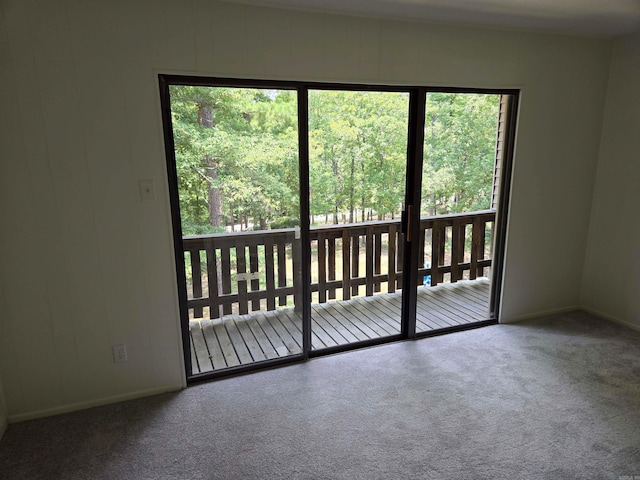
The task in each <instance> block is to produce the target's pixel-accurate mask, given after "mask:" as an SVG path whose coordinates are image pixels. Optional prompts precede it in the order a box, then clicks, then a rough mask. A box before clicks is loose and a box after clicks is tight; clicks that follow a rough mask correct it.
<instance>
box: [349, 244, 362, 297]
mask: <svg viewBox="0 0 640 480" xmlns="http://www.w3.org/2000/svg"><path fill="white" fill-rule="evenodd" d="M359 276H360V235H357V234H356V235H354V236H352V237H351V277H352V278H358V277H359ZM351 295H352V296H354V297H357V296H358V286H357V285H352V286H351Z"/></svg>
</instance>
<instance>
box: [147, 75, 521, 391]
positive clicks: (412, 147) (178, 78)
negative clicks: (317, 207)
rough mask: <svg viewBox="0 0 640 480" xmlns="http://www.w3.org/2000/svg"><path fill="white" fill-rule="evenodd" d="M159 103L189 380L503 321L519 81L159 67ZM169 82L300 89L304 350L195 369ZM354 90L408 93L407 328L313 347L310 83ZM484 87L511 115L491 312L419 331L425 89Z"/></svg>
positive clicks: (404, 226) (320, 87) (404, 322)
mask: <svg viewBox="0 0 640 480" xmlns="http://www.w3.org/2000/svg"><path fill="white" fill-rule="evenodd" d="M158 81H159V89H160V104H161V110H162V120H163V132H164V143H165V156H166V163H167V177H168V185H169V197H170V203H171V220H172V231H173V238H174V259H175V265H176V272H177V290H178V302H179V309H180V322H181V331H182V345H183V351H184V362H185V368H186V372H187V382H188V383H192V382H196V381H201V380H210V379H214V378H220V377H228V376H231V375H236V374H239V373H247V372H250V371H254V370H262V369H265V368H270V367H274V366H279V365H284V364H289V363H293V362H299V361H304V360H307V359H309V358H312V357H318V356H322V355H328V354H332V353H336V352H340V351H346V350H353V349H356V348H362V347H364V346H371V345H379V344H384V343H389V342H394V341H398V340H405V339H411V338H422V337H427V336H433V335H440V334H443V333H448V332H451V331H458V330H465V329H469V328H477V327H480V326H484V325H487V324H495V323H497V322H498V316H499V302H500V294H501V284H502V275H503V272H504V251H505V242H506V226H507V218H508V212H507V209H508V204H509V196H510V183H511V182H510V179H511V172H512V162H513V155H514V150H515V134H516V123H517V110H518V101H519V95H520V90H518V89H479V88H453V87H452V88H445V87H425V86H390V85H371V84H367V85H363V84H342V83H320V82H296V81H272V80H252V79H241V78H219V77H202V76H187V75H170V74H166V75H165V74H159V75H158ZM171 85H191V86H210V87H239V88H241V87H245V88H273V89H279V90H291V91H295V92H296V93H297V103H298V152H299V158H298V170H299V176H300V233H301V241H302V266H301V270H302V279H303V284H302V295H303V303H302V318H303V321H302V325H303V333H302V343H303V348H302V353H300V354H294V355H290V356H287V357H282V358H278V359H272V360H266V361H261V362H255V363H251V364H246V365H240V366H236V367H229V368H225V369H223V370H219V371H215V370H214V371H212V372H208V373H205V374H197V375H193V374H192V373H191V371H192V365H191V355H190V349H191V346H190V342H189V314H188V308H187V286H186V276H185V274H184V272H185V263H184V254H183V244H182V222H181V216H180V202H179V191H178V180H177V179H178V177H177V169H176V161H175V148H174V147H175V145H174V140H173V127H172V123H171V102H170V95H169V87H170V86H171ZM316 89H317V90H343V91H344V90H350V91H375V92H400V93H408V94H409V113H408V132H407V161H406V174H405V176H406V179H405V211H404V212H403V219H402V229H403V233H404V234H405V235H404V251H405V252H409V253H410V254H409V255H404V258H403V280H402V311H401V331H400V333H399V334H397V335H390V336H386V337H381V338H377V339H372V340H367V341H363V342H355V343H349V344H346V345H340V346H337V347H331V348H325V349H321V350H312V348H311V243H310V233H309V232H310V230H309V227H310V223H309V222H310V215H309V212H310V207H309V130H308V127H309V123H308V120H309V112H308V92H309V90H316ZM430 92H442V93H486V94H496V95H508V96H509V101H508V107H507V121H506V129H505V134H506V135H505V147H504V148H505V151H504V156H503V169H502V172H501V174H502V178H501V182H500V194H499V204H498V207H497V213H496V221H495V223H494V238H495V243H494V248H495V250H494V255H493V262H492V269H493V274H492V280H491V291H490V309H489V319H487V320H486V321H479V322H475V323H471V324H466V325H460V326H459V327H450V328H444V329H439V330H435V331H430V332H421V333H416V305H417V290H416V287H417V277H418V257H419V252H418V249H419V242H417V241H413V239H414V238H418V237H419V224H420V208H419V206H420V201H421V191H422V162H423V156H424V121H425V110H426V98H427V93H430Z"/></svg>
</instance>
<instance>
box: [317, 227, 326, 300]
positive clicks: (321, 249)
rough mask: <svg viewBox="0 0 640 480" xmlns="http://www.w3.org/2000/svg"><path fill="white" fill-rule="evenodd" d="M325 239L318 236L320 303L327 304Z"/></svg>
mask: <svg viewBox="0 0 640 480" xmlns="http://www.w3.org/2000/svg"><path fill="white" fill-rule="evenodd" d="M325 250H326V248H325V237H324V235H322V234H319V235H318V302H319V303H327V263H326V262H327V254H326V251H325Z"/></svg>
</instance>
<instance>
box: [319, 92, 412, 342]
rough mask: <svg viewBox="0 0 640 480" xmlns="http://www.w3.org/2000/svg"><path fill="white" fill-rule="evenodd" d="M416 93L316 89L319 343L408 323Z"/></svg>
mask: <svg viewBox="0 0 640 480" xmlns="http://www.w3.org/2000/svg"><path fill="white" fill-rule="evenodd" d="M408 109H409V94H408V93H397V92H381V91H345V90H310V91H309V172H310V174H309V187H310V188H309V205H310V214H311V216H310V219H309V220H310V225H311V227H310V242H311V292H312V293H311V298H312V308H311V320H312V322H311V333H312V339H311V343H312V349H313V350H319V349H326V348H335V347H340V346H341V345H345V344H351V343H357V342H363V341H365V342H366V341H371V340H375V339H378V338H381V337H388V336H392V335H399V334H400V331H401V325H400V317H401V288H402V255H403V248H402V247H403V243H404V235H403V234H402V233H401V220H400V219H401V211H402V204H403V201H404V188H405V175H406V161H407V131H408Z"/></svg>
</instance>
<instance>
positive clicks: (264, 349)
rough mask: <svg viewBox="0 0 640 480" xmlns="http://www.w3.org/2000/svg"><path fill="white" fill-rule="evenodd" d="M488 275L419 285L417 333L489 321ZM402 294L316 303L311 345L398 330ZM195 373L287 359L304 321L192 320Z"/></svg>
mask: <svg viewBox="0 0 640 480" xmlns="http://www.w3.org/2000/svg"><path fill="white" fill-rule="evenodd" d="M489 288H490V282H489V280H487V279H478V280H474V281H461V282H457V283H455V284H442V285H438V286H437V287H430V288H419V289H418V306H417V316H416V317H417V318H416V321H417V331H418V332H426V331H430V330H438V329H442V328H447V327H451V326H457V325H464V324H469V323H474V322H479V321H483V320H487V318H488V311H489ZM400 304H401V293H400V292H398V293H393V294H381V295H375V296H373V297H361V298H355V299H352V300H349V301H338V302H331V303H325V304H321V305H313V306H312V333H311V337H312V338H311V343H312V348H313V349H314V350H315V349H321V348H326V347H332V346H336V345H342V344H346V343H352V342H357V341H362V340H367V339H371V338H379V337H384V336H388V335H394V334H397V333H399V332H400ZM189 331H190V336H191V363H192V370H193V373H194V374H196V373H205V372H209V371H212V370H219V369H223V368H227V367H233V366H237V365H243V364H247V363H253V362H259V361H262V360H267V359H272V358H278V357H284V356H287V355H291V354H296V353H300V352H301V351H302V319H301V317H300V315H298V314H297V313H295V312H294V311H293V309H286V310H276V311H272V312H253V313H250V314H248V315H234V316H228V317H225V318H224V319H217V320H201V321H199V322H191V323H190V324H189Z"/></svg>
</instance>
